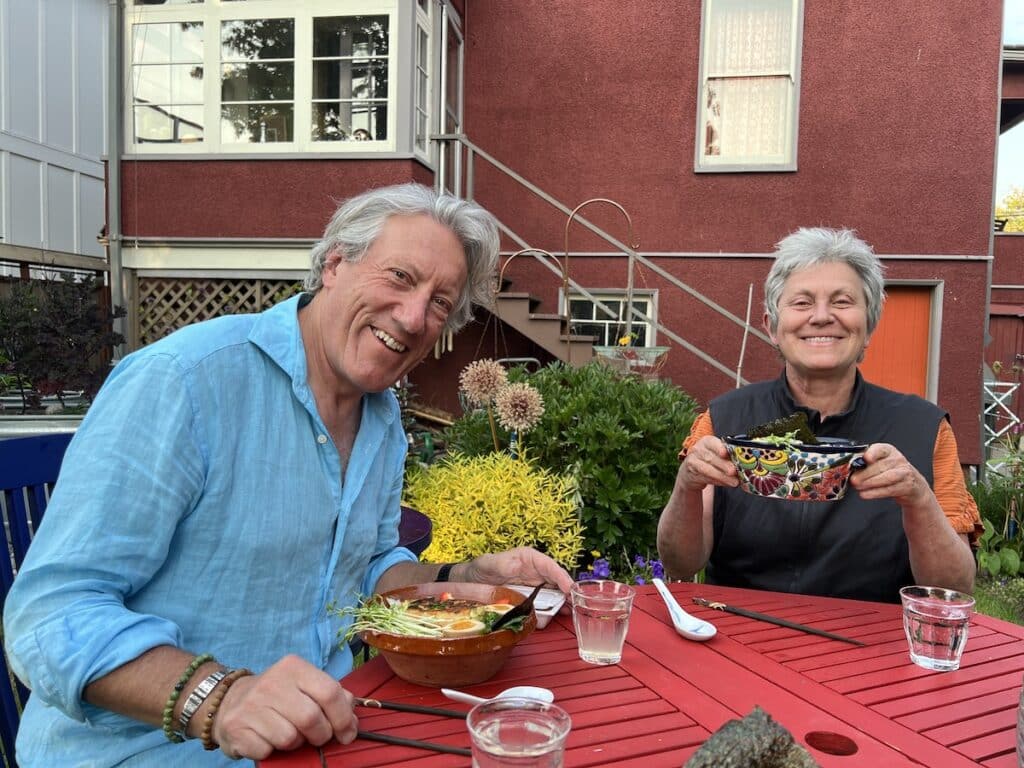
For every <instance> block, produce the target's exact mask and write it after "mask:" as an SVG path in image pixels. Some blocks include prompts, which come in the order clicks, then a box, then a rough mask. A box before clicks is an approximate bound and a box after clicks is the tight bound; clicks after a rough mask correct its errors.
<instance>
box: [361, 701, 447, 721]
mask: <svg viewBox="0 0 1024 768" xmlns="http://www.w3.org/2000/svg"><path fill="white" fill-rule="evenodd" d="M352 698H353V701H355V703H356V704H358V705H359V706H360V707H372V708H374V709H393V710H395V711H396V712H419V713H420V714H423V715H439V716H441V717H461V718H462V719H463V720H465V719H466V713H465V712H458V711H456V710H454V709H438V708H437V707H421V706H419V705H418V704H402V703H400V702H397V701H381V700H380V699H364V698H362V697H361V696H353V697H352Z"/></svg>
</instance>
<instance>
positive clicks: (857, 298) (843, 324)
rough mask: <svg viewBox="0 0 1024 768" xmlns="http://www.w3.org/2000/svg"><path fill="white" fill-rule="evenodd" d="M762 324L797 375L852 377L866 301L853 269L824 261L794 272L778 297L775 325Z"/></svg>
mask: <svg viewBox="0 0 1024 768" xmlns="http://www.w3.org/2000/svg"><path fill="white" fill-rule="evenodd" d="M765 325H766V330H767V331H768V334H769V335H770V336H771V339H772V341H773V342H774V343H775V344H776V345H777V346H778V348H779V352H780V353H781V354H782V357H783V358H784V359H785V361H786V368H787V370H788V371H791V372H793V373H796V374H797V375H799V376H801V377H810V378H817V377H829V378H831V377H836V376H838V377H846V376H850V377H852V376H853V375H854V372H855V369H856V365H857V362H858V361H859V360H860V358H861V355H862V353H863V352H864V348H865V347H866V346H867V343H868V338H869V336H868V332H867V302H866V299H865V297H864V287H863V284H862V283H861V280H860V277H859V276H858V275H857V272H856V271H855V270H854V269H853V268H852V267H850V266H848V265H847V264H844V263H841V262H826V263H824V264H817V265H815V266H813V267H807V268H806V269H801V270H798V271H796V272H794V273H793V274H792V275H790V276H789V278H788V279H787V280H786V283H785V285H784V287H783V290H782V295H781V296H780V297H779V322H778V327H777V328H774V329H773V328H770V327H767V326H768V316H767V315H765Z"/></svg>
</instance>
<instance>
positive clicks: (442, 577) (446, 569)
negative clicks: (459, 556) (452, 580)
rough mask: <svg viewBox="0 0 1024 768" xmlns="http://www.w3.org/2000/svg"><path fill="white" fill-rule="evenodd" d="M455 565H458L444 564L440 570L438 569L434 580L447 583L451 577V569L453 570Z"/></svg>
mask: <svg viewBox="0 0 1024 768" xmlns="http://www.w3.org/2000/svg"><path fill="white" fill-rule="evenodd" d="M456 565H458V563H445V564H444V565H442V566H441V567H440V568H438V569H437V578H436V579H435V581H448V577H449V576H450V575H451V572H452V568H454V567H455V566H456Z"/></svg>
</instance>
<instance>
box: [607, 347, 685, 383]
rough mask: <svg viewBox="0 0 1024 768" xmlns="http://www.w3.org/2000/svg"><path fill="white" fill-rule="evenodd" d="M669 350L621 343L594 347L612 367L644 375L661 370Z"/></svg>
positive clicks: (653, 373) (651, 374) (650, 374)
mask: <svg viewBox="0 0 1024 768" xmlns="http://www.w3.org/2000/svg"><path fill="white" fill-rule="evenodd" d="M668 350H669V348H668V347H631V346H628V345H621V344H620V345H617V346H614V347H597V346H595V347H594V353H595V354H596V355H597V356H598V357H600V358H602V359H603V360H605V361H606V362H608V363H609V364H610V365H612V367H614V368H617V369H618V370H621V371H626V372H628V373H636V374H640V375H642V376H653V375H655V374H656V373H657V372H658V371H660V370H661V367H662V366H663V365H664V364H665V359H666V358H667V357H668Z"/></svg>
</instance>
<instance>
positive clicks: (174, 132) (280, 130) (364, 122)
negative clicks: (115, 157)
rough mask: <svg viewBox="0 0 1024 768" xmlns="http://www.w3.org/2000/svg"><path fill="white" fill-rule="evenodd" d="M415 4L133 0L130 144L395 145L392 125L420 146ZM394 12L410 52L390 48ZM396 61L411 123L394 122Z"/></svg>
mask: <svg viewBox="0 0 1024 768" xmlns="http://www.w3.org/2000/svg"><path fill="white" fill-rule="evenodd" d="M389 8H390V10H389ZM341 9H344V11H345V14H344V15H343V14H341V13H340V12H339V11H340V10H341ZM366 11H370V12H369V13H367V12H366ZM417 14H419V15H423V12H422V11H420V10H419V8H418V7H417V6H415V5H414V6H407V5H406V3H405V2H399V1H398V0H394V2H388V1H387V0H346V2H339V1H338V0H306V2H303V3H295V2H292V0H260V2H243V1H242V0H199V1H198V2H196V1H193V0H133V7H132V8H131V9H130V10H129V11H128V12H127V13H126V14H125V24H126V27H127V30H126V31H127V34H128V40H129V41H130V44H129V45H128V51H127V54H128V56H130V59H129V62H128V70H129V73H130V78H129V79H130V83H129V88H130V90H131V94H130V98H131V102H132V109H131V110H130V113H129V114H128V115H127V117H126V120H127V121H128V122H129V123H130V125H129V126H128V130H127V135H128V136H129V137H131V138H130V142H131V146H130V147H129V149H131V150H134V151H136V152H143V153H145V152H162V153H168V152H169V153H176V152H225V153H231V152H246V153H258V152H282V151H285V152H293V153H294V152H317V151H334V152H337V151H349V150H354V151H363V152H365V151H392V152H393V151H396V150H400V149H402V147H399V146H396V141H395V136H396V134H398V135H401V136H408V137H409V138H406V139H404V141H405V142H407V146H406V148H407V149H411V146H409V145H408V142H412V141H413V138H412V137H413V135H415V141H416V142H417V144H416V146H417V149H421V150H422V149H424V148H425V146H426V142H427V140H428V138H427V137H428V125H427V121H428V119H429V115H428V114H427V103H428V99H429V82H427V78H428V77H429V72H428V67H427V63H428V62H429V61H430V34H429V27H423V26H421V25H419V24H417ZM396 19H401V20H402V22H403V23H410V24H414V25H415V27H414V28H415V31H416V37H414V38H411V39H414V40H415V41H416V46H417V49H418V50H417V51H416V53H415V59H414V58H412V57H413V52H412V51H409V52H403V53H402V54H400V55H399V56H398V58H397V60H396V58H395V53H394V52H393V51H392V47H391V37H392V35H393V34H395V29H396ZM396 61H397V63H401V64H402V65H403V69H402V71H403V72H405V73H406V77H407V78H408V81H409V88H408V90H404V91H403V93H408V94H409V96H408V98H409V99H414V100H415V101H414V103H413V104H409V105H407V109H405V110H404V111H403V113H402V116H401V119H402V120H403V121H404V122H405V124H408V125H410V128H411V130H410V131H409V133H408V134H406V133H405V132H404V131H398V130H396V123H395V121H396V112H395V109H394V106H395V105H394V100H395V98H396V92H397V91H398V89H396V88H395V87H394V86H393V84H392V83H393V80H394V75H395V73H396V71H397V70H396ZM413 108H415V115H414V114H413V111H414V110H413ZM413 131H415V134H414V133H413ZM357 142H359V143H357ZM361 142H367V143H361ZM420 143H422V146H420Z"/></svg>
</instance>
